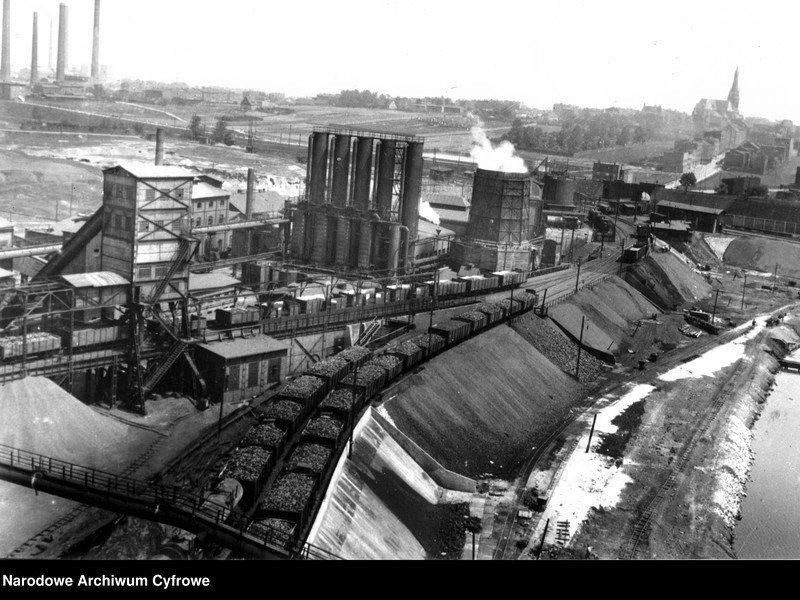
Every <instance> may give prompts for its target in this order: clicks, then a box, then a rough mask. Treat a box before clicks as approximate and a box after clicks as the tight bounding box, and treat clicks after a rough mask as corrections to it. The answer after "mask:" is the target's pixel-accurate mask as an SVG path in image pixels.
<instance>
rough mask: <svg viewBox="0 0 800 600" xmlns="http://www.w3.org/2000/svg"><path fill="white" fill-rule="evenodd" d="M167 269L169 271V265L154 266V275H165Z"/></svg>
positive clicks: (157, 276)
mask: <svg viewBox="0 0 800 600" xmlns="http://www.w3.org/2000/svg"><path fill="white" fill-rule="evenodd" d="M168 271H169V267H166V266H164V267H156V275H155V276H156V278H159V277H164V275H166V274H167V272H168Z"/></svg>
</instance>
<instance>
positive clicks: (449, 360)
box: [385, 326, 583, 478]
mask: <svg viewBox="0 0 800 600" xmlns="http://www.w3.org/2000/svg"><path fill="white" fill-rule="evenodd" d="M582 392H583V388H582V386H580V385H579V384H578V383H577V382H576V381H575V380H574V379H573V378H572V377H570V376H569V375H567V374H566V373H564V372H563V371H562V370H561V369H560V368H558V367H557V366H555V365H554V364H552V363H551V362H550V361H549V360H547V359H546V358H545V357H544V356H542V355H541V354H540V353H539V352H538V351H537V350H536V349H535V348H533V347H532V346H531V345H530V344H529V343H528V342H527V341H526V340H525V339H524V338H523V337H522V336H520V335H519V334H517V333H516V332H515V331H514V330H513V329H511V328H509V327H506V326H500V327H496V328H494V329H492V330H490V331H487V332H485V333H482V334H481V335H479V336H477V337H476V338H473V339H471V340H468V341H466V342H464V343H462V344H459V345H458V346H456V347H455V348H452V349H450V350H448V351H447V352H446V353H444V354H442V355H440V356H438V357H435V358H433V359H432V360H431V361H430V362H429V363H427V365H426V367H425V369H424V370H423V371H421V372H419V373H417V374H414V375H411V376H410V377H408V378H407V379H405V380H404V381H403V382H401V383H400V384H399V385H398V386H397V387H396V388H395V390H394V392H393V393H394V394H396V397H395V398H393V399H391V400H389V401H387V402H386V404H385V408H386V410H387V412H388V415H389V417H390V418H391V420H392V421H393V423H394V424H395V425H396V426H397V428H398V429H399V430H400V431H402V432H403V433H405V434H406V435H407V436H409V437H410V438H411V439H412V440H413V441H414V442H416V443H417V444H418V445H419V446H420V447H422V448H423V449H424V450H425V451H426V452H428V453H429V454H430V455H431V456H433V457H434V458H435V459H436V460H438V461H439V462H440V463H441V464H442V465H444V467H446V468H447V469H450V470H452V471H454V472H456V473H459V474H462V475H465V476H467V477H473V478H480V477H484V476H485V475H487V474H490V475H492V476H495V477H504V476H511V477H514V476H516V475H517V472H518V470H519V468H520V467H521V465H522V464H523V462H524V460H525V458H526V457H528V456H530V454H531V448H532V447H533V446H534V445H536V444H538V443H539V442H540V441H541V439H542V438H543V437H544V436H545V435H547V433H548V432H549V431H550V430H551V429H552V427H553V426H554V425H556V424H557V423H558V422H559V421H560V420H561V419H562V418H563V417H564V416H565V415H566V414H567V413H568V411H569V408H570V406H571V405H573V404H574V403H575V402H577V401H578V400H579V399H580V398H581V396H582Z"/></svg>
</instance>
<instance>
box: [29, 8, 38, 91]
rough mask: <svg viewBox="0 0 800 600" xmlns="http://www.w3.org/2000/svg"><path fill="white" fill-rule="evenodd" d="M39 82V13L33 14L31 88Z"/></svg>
mask: <svg viewBox="0 0 800 600" xmlns="http://www.w3.org/2000/svg"><path fill="white" fill-rule="evenodd" d="M37 81H39V13H33V45H32V47H31V88H33V86H35V85H36V82H37Z"/></svg>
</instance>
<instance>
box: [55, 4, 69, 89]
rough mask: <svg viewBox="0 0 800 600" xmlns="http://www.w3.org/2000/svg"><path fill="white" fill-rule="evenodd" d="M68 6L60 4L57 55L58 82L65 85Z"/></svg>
mask: <svg viewBox="0 0 800 600" xmlns="http://www.w3.org/2000/svg"><path fill="white" fill-rule="evenodd" d="M68 11H69V9H68V8H67V5H66V4H64V3H63V2H62V3H61V4H59V13H58V54H57V55H56V81H58V82H59V83H63V81H64V73H65V71H66V69H67V17H68Z"/></svg>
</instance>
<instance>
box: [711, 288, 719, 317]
mask: <svg viewBox="0 0 800 600" xmlns="http://www.w3.org/2000/svg"><path fill="white" fill-rule="evenodd" d="M715 292H716V294H715V295H714V310H713V311H712V313H711V324H712V325H714V317H715V315H716V314H717V298H718V297H719V290H718V289H717V290H715Z"/></svg>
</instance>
